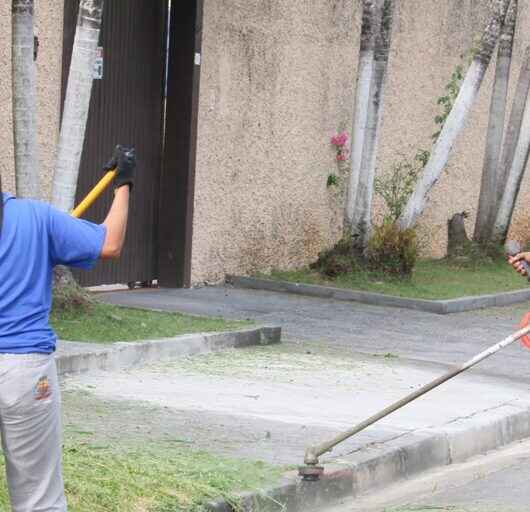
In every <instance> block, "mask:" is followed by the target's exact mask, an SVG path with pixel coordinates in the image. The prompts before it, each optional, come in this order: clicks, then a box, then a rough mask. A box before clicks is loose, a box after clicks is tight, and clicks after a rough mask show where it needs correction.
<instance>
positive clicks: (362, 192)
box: [352, 0, 394, 250]
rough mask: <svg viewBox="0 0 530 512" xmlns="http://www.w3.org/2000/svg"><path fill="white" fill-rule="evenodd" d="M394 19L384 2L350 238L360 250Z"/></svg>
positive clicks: (368, 223)
mask: <svg viewBox="0 0 530 512" xmlns="http://www.w3.org/2000/svg"><path fill="white" fill-rule="evenodd" d="M393 16H394V0H384V4H383V8H382V16H381V25H380V29H379V31H378V35H377V39H376V43H375V52H374V71H373V74H372V84H371V87H370V103H369V109H368V122H367V127H366V133H365V138H364V149H363V154H362V160H361V169H360V173H359V184H358V187H357V197H356V201H355V205H354V212H353V223H352V234H353V236H354V239H355V240H357V241H358V245H359V247H360V249H362V250H364V249H365V248H366V247H367V245H368V240H369V239H370V235H371V227H372V198H373V194H374V178H375V168H376V162H377V148H378V144H379V135H380V129H381V124H382V120H383V110H384V91H385V81H386V80H385V79H386V74H387V69H388V59H389V53H390V46H391V38H392V24H393Z"/></svg>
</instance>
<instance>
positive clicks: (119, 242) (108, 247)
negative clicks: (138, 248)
mask: <svg viewBox="0 0 530 512" xmlns="http://www.w3.org/2000/svg"><path fill="white" fill-rule="evenodd" d="M129 195H130V190H129V186H128V185H124V186H122V187H120V188H118V189H116V191H115V194H114V201H113V202H112V206H111V207H110V211H109V213H108V215H107V218H106V219H105V222H103V225H104V226H105V228H106V229H107V234H106V236H105V242H104V243H103V248H102V249H101V259H115V258H119V257H120V255H121V251H122V249H123V244H124V243H125V232H126V231H127V219H128V216H129Z"/></svg>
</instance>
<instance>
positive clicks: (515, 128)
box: [495, 46, 530, 218]
mask: <svg viewBox="0 0 530 512" xmlns="http://www.w3.org/2000/svg"><path fill="white" fill-rule="evenodd" d="M529 92H530V46H528V47H527V48H526V51H525V56H524V60H523V64H522V66H521V72H520V74H519V81H518V82H517V88H516V90H515V96H514V99H513V105H512V112H511V114H510V119H509V121H508V127H507V128H506V134H505V136H504V147H503V151H502V158H501V161H500V163H499V168H498V170H497V173H498V177H497V203H496V209H495V218H496V217H497V214H498V211H499V205H500V203H501V200H502V196H503V194H504V189H505V187H506V182H507V180H508V175H509V173H510V169H511V168H512V163H513V158H514V154H515V148H516V146H517V141H518V140H519V133H520V132H521V123H522V122H523V115H524V110H525V106H526V99H527V97H528V93H529Z"/></svg>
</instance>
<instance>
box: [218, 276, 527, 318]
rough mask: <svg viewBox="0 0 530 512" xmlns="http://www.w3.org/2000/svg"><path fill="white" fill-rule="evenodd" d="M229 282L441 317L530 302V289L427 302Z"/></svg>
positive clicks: (285, 283) (238, 280)
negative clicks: (410, 310)
mask: <svg viewBox="0 0 530 512" xmlns="http://www.w3.org/2000/svg"><path fill="white" fill-rule="evenodd" d="M226 283H227V284H231V285H232V286H234V287H236V288H246V289H251V290H267V291H272V292H280V293H293V294H296V295H307V296H310V297H321V298H325V299H335V300H343V301H351V302H361V303H363V304H371V305H374V306H387V307H396V308H406V309H414V310H417V311H427V312H429V313H436V314H439V315H447V314H450V313H462V312H464V311H472V310H476V309H484V308H491V307H497V306H509V305H511V304H518V303H520V302H526V301H528V300H530V289H528V290H518V291H515V292H503V293H496V294H492V295H476V296H472V297H462V298H459V299H448V300H425V299H409V298H405V297H395V296H392V295H383V294H381V293H372V292H363V291H355V290H346V289H343V288H333V287H330V286H319V285H313V284H302V283H291V282H288V281H273V280H270V279H258V278H254V277H240V276H231V275H227V276H226Z"/></svg>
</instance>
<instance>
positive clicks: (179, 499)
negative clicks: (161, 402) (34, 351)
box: [0, 391, 285, 512]
mask: <svg viewBox="0 0 530 512" xmlns="http://www.w3.org/2000/svg"><path fill="white" fill-rule="evenodd" d="M166 412H167V411H166V410H165V409H164V408H155V407H150V406H148V405H146V404H143V403H137V402H134V403H133V402H126V401H124V402H121V401H120V402H117V401H105V400H101V399H98V398H97V397H95V396H94V395H93V394H92V393H90V392H79V391H64V392H63V425H64V447H63V467H64V477H65V489H66V495H67V499H68V510H69V511H70V512H179V511H182V512H184V511H185V512H199V511H200V510H202V507H203V505H204V504H205V503H207V502H209V501H212V500H215V499H217V498H221V497H223V498H225V499H226V500H227V501H228V502H229V503H232V504H234V507H235V510H238V509H237V503H238V500H237V493H239V492H241V491H257V490H259V489H263V488H266V487H270V486H273V485H274V484H276V483H277V482H278V480H279V478H280V476H281V474H282V473H283V471H284V470H285V468H284V467H281V466H272V465H269V464H266V463H264V462H262V461H259V460H243V459H237V458H233V457H229V456H225V455H223V454H219V453H208V452H206V451H205V449H204V448H201V447H200V446H199V445H197V444H195V443H193V442H187V441H186V440H184V439H179V437H180V436H179V433H178V431H177V430H178V425H176V424H175V422H174V421H173V419H172V417H171V415H169V416H168V415H167V414H166ZM4 469H5V468H4V461H3V457H0V474H1V475H3V473H4ZM0 510H2V511H3V510H9V499H8V494H7V489H6V483H5V478H3V476H1V477H0Z"/></svg>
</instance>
